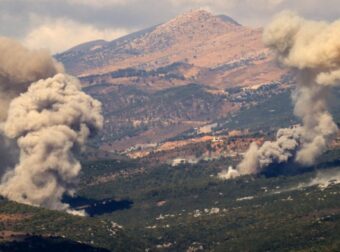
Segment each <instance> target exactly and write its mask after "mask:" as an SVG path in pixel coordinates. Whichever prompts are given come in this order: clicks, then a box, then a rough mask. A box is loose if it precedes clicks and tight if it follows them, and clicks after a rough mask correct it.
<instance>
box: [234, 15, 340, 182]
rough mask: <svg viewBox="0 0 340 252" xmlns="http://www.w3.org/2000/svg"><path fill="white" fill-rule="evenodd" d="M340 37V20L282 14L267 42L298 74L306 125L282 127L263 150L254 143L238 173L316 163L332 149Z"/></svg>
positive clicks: (296, 95)
mask: <svg viewBox="0 0 340 252" xmlns="http://www.w3.org/2000/svg"><path fill="white" fill-rule="evenodd" d="M339 37H340V21H336V22H333V23H326V22H316V21H309V20H305V19H303V18H301V17H299V16H297V15H296V14H294V13H291V12H284V13H281V14H280V15H279V16H277V17H276V18H275V19H274V21H273V22H272V23H271V24H270V25H269V26H268V27H267V28H266V29H265V31H264V34H263V40H264V42H265V44H266V45H267V46H268V47H269V48H271V49H272V50H273V51H274V52H275V53H276V55H277V59H278V61H279V62H280V63H281V64H283V65H284V66H286V67H289V68H291V69H293V70H295V72H297V75H298V81H297V84H296V88H295V90H294V92H293V95H292V100H293V103H294V114H295V115H296V116H298V117H299V118H300V119H301V122H302V125H301V126H297V127H294V128H287V129H280V130H279V131H278V133H277V136H276V140H275V141H272V142H270V141H267V142H265V143H264V144H263V145H262V146H261V147H259V146H257V144H256V143H252V144H251V146H250V148H249V149H248V151H247V152H246V153H245V156H244V159H243V161H242V162H241V163H240V164H239V165H238V166H237V169H236V171H237V172H238V175H246V174H256V173H259V172H261V171H262V170H263V169H264V168H265V167H267V166H268V165H270V164H271V163H282V162H287V161H288V160H289V159H291V158H294V159H295V161H296V162H298V163H299V164H301V165H312V164H314V162H315V160H316V159H317V158H318V157H319V156H320V155H321V154H322V153H323V152H324V151H325V150H326V149H327V146H328V144H329V142H330V140H331V139H332V138H333V137H334V136H335V134H336V133H337V131H338V128H337V125H336V123H335V122H334V121H333V118H332V116H331V114H330V113H329V112H328V109H327V98H328V96H329V93H330V90H331V88H332V87H334V86H336V85H338V84H339V82H340V40H339ZM232 172H233V174H234V173H235V170H232ZM233 176H235V175H233Z"/></svg>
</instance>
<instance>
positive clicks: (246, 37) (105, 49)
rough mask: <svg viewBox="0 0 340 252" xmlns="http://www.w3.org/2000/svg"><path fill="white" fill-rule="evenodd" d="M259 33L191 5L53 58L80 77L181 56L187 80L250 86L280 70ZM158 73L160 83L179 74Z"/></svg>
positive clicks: (149, 65) (114, 80)
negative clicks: (171, 16) (167, 17)
mask: <svg viewBox="0 0 340 252" xmlns="http://www.w3.org/2000/svg"><path fill="white" fill-rule="evenodd" d="M261 38H262V30H261V29H252V28H248V27H245V26H242V25H240V24H238V23H237V22H236V21H234V20H233V19H231V18H230V17H227V16H224V15H220V16H215V15H213V14H211V13H209V12H207V11H204V10H194V11H190V12H187V13H184V14H182V15H180V16H178V17H175V18H174V19H172V20H170V21H168V22H165V23H163V24H160V25H156V26H154V27H151V28H148V29H145V30H142V31H139V32H136V33H133V34H130V35H127V36H125V37H122V38H119V39H117V40H114V41H111V42H105V41H102V40H100V41H93V42H89V43H85V44H83V45H79V46H76V47H74V48H71V49H70V50H68V51H66V52H64V53H62V54H59V55H57V56H56V58H57V59H58V60H59V61H61V62H63V63H64V65H65V67H66V69H67V70H68V71H69V72H70V73H72V74H75V75H78V76H80V77H88V76H91V75H98V74H105V73H106V74H107V73H112V72H116V71H118V70H121V69H131V68H133V69H139V70H146V71H150V70H152V69H156V68H159V67H166V66H169V65H171V64H173V63H176V62H177V63H179V62H180V63H182V64H183V65H185V66H186V68H180V69H178V71H179V72H181V74H182V75H183V76H184V78H185V79H186V80H191V81H193V80H194V81H196V82H199V83H203V84H207V85H213V86H221V87H227V86H235V85H242V86H249V85H254V84H259V83H267V82H271V81H273V80H276V79H277V78H278V77H279V76H280V75H281V74H282V71H280V70H279V69H278V68H277V67H276V66H275V65H273V63H272V55H271V54H270V52H269V51H268V49H266V48H265V47H264V45H263V44H262V39H261ZM245 70H246V71H245ZM102 77H103V76H102ZM104 79H105V81H107V82H110V83H114V84H117V83H119V82H121V81H124V82H126V83H128V84H131V83H133V80H134V78H130V79H129V80H117V78H111V77H108V76H106V78H104ZM158 79H160V81H161V82H166V83H167V85H165V87H168V86H171V85H174V84H183V80H176V79H175V80H172V83H171V81H169V80H164V79H162V78H161V77H160V76H158ZM101 80H102V79H101ZM155 85H156V86H157V84H155ZM163 88H164V87H163Z"/></svg>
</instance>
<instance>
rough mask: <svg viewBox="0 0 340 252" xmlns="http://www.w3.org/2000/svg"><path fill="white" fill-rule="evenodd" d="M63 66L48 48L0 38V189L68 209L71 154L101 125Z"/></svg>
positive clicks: (93, 103) (74, 167) (92, 103)
mask: <svg viewBox="0 0 340 252" xmlns="http://www.w3.org/2000/svg"><path fill="white" fill-rule="evenodd" d="M63 71H64V70H63V67H62V65H61V64H59V63H58V62H56V61H55V60H54V59H53V58H52V57H51V56H50V55H49V53H48V52H46V51H44V50H36V51H30V50H28V49H26V48H24V47H22V46H21V45H20V44H18V43H17V42H15V41H13V40H10V39H7V38H0V103H1V104H0V108H1V110H0V143H4V144H1V148H0V157H1V162H0V170H1V171H2V174H3V176H2V180H1V184H0V194H1V195H2V196H4V197H7V198H9V199H10V200H14V201H17V202H20V203H26V204H30V205H35V206H43V207H47V208H50V209H57V210H68V208H69V206H68V205H67V204H64V203H62V202H61V198H62V196H63V194H64V193H70V194H72V193H73V188H74V183H75V182H76V179H77V177H78V175H79V173H80V170H81V166H80V163H79V161H78V160H77V159H76V156H75V154H76V153H78V152H79V151H81V150H82V149H83V148H84V146H85V142H86V140H87V139H88V137H90V136H92V135H93V134H94V133H95V132H96V131H97V130H99V129H100V128H102V124H103V117H102V115H101V104H100V103H99V102H98V101H97V100H95V99H93V98H92V97H90V96H88V95H87V94H85V93H84V92H82V91H81V86H80V83H79V81H78V80H77V79H76V78H74V77H72V76H69V75H66V74H64V73H63ZM9 154H11V155H9ZM18 155H19V156H18ZM8 157H10V158H9V159H8V161H6V160H7V158H8Z"/></svg>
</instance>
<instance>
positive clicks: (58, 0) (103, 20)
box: [0, 0, 340, 53]
mask: <svg viewBox="0 0 340 252" xmlns="http://www.w3.org/2000/svg"><path fill="white" fill-rule="evenodd" d="M197 8H204V9H206V10H210V11H211V12H213V13H215V14H225V15H229V16H231V17H233V18H234V19H235V20H236V21H238V22H240V23H241V24H244V25H248V26H263V25H265V24H266V22H268V21H269V20H270V19H271V17H272V16H273V14H275V13H277V12H280V11H282V10H285V9H290V10H295V11H297V12H298V13H299V14H300V15H303V16H305V17H308V18H313V19H324V20H335V19H337V18H340V7H339V0H323V1H321V0H0V22H1V25H0V36H9V37H13V38H17V39H19V40H20V41H22V42H23V43H24V44H26V45H27V46H29V47H31V48H41V47H45V48H48V49H50V50H51V51H52V52H53V53H55V52H60V51H63V50H65V49H67V48H69V47H72V46H73V45H76V44H79V43H82V42H85V41H89V40H94V39H106V40H112V39H114V38H117V37H119V36H122V35H124V34H127V33H130V32H132V31H136V30H139V29H142V28H147V27H149V26H152V25H155V24H158V23H162V22H164V21H166V20H168V19H170V18H172V17H174V16H176V15H178V14H180V13H182V12H185V11H188V10H190V9H197Z"/></svg>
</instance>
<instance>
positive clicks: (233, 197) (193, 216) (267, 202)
mask: <svg viewBox="0 0 340 252" xmlns="http://www.w3.org/2000/svg"><path fill="white" fill-rule="evenodd" d="M338 157H339V151H332V152H329V153H327V154H325V155H324V156H323V159H321V161H320V164H318V167H319V168H322V169H323V170H322V172H329V171H337V170H339V168H336V167H332V166H331V167H330V166H329V164H330V163H332V162H333V161H334V162H335V161H336V160H338ZM325 160H326V161H327V162H324V161H325ZM229 164H233V163H232V162H231V160H216V161H211V162H200V163H198V164H196V165H180V166H177V167H171V166H168V165H161V166H156V167H150V168H149V169H146V170H144V171H143V173H138V174H134V173H133V171H134V170H136V169H140V166H144V165H146V164H145V163H140V162H138V161H130V160H119V161H118V160H103V161H97V162H88V163H85V164H84V170H83V175H82V178H81V180H82V183H81V188H80V190H79V192H78V194H79V195H81V196H83V197H87V198H90V199H97V200H101V199H108V198H114V199H117V200H119V199H129V200H131V201H132V202H133V204H132V206H131V208H127V209H121V210H116V211H114V212H112V213H107V214H103V215H100V216H97V217H93V218H90V217H85V218H84V217H76V216H71V215H68V214H66V213H61V212H56V211H49V210H46V209H39V208H34V207H29V206H24V205H20V204H16V203H13V202H8V201H2V202H1V203H0V214H4V213H7V214H8V213H11V214H15V213H20V214H24V215H27V216H28V217H27V218H25V219H22V220H19V221H17V222H5V223H3V224H2V226H1V230H12V231H17V232H19V231H20V232H24V233H30V234H35V235H47V234H48V235H52V236H61V237H65V238H67V239H70V240H74V241H81V242H83V243H86V244H91V245H93V246H96V247H103V248H107V249H110V250H112V251H138V250H139V249H140V250H144V249H146V248H150V249H152V251H158V250H160V249H161V247H163V248H162V249H163V250H164V251H186V250H187V249H188V248H189V247H191V248H192V249H194V248H196V249H200V248H203V249H204V250H208V251H210V250H214V251H337V250H339V249H340V243H339V241H338V234H339V232H340V210H339V209H340V201H339V195H340V185H332V186H329V187H328V188H326V189H323V190H321V189H320V188H319V187H318V186H316V185H315V186H311V187H301V188H300V189H297V187H298V186H299V185H301V184H303V183H305V184H307V183H308V182H310V181H311V179H312V178H314V177H315V176H316V174H317V171H311V172H308V173H303V174H300V175H296V176H279V177H272V178H266V177H264V176H258V177H251V176H250V177H243V178H240V179H236V180H230V181H223V180H219V179H217V177H216V174H217V173H218V172H219V171H220V170H221V169H222V168H224V167H227V165H229ZM327 164H328V165H327ZM326 168H332V169H331V170H327V169H326ZM123 171H124V172H123ZM112 174H118V175H117V176H115V177H112V179H111V180H108V181H106V182H100V181H99V182H98V181H97V179H98V178H101V177H103V176H104V177H105V176H107V177H110V175H112ZM129 174H130V175H129ZM96 182H98V183H96ZM112 223H118V224H119V225H122V226H123V229H117V230H116V232H115V234H113V233H112V232H111V231H109V230H110V228H111V227H112Z"/></svg>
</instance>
